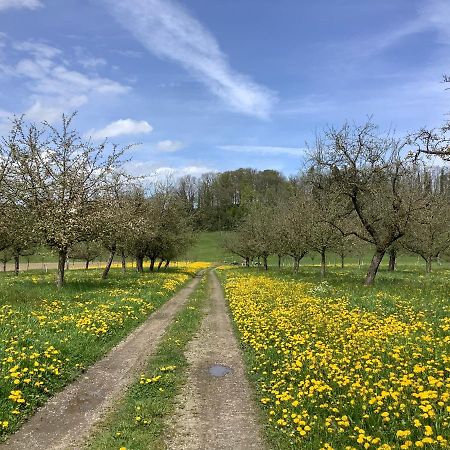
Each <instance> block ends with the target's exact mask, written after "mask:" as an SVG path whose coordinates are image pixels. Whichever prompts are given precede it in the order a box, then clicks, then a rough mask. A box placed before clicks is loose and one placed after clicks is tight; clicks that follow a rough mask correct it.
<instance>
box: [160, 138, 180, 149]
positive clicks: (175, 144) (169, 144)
mask: <svg viewBox="0 0 450 450" xmlns="http://www.w3.org/2000/svg"><path fill="white" fill-rule="evenodd" d="M156 148H157V149H158V150H159V151H161V152H176V151H177V150H181V149H182V148H184V144H183V143H182V142H181V141H171V140H169V139H167V140H165V141H159V142H158V143H157V144H156Z"/></svg>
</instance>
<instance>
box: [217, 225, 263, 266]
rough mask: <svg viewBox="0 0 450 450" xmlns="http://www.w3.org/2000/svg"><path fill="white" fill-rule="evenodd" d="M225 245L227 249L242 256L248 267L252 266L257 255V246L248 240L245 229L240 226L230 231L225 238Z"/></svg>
mask: <svg viewBox="0 0 450 450" xmlns="http://www.w3.org/2000/svg"><path fill="white" fill-rule="evenodd" d="M223 246H224V248H225V250H227V251H229V252H231V253H233V254H235V255H237V256H240V257H241V258H242V259H243V260H244V261H245V266H246V267H249V266H250V262H251V261H252V260H253V258H254V257H255V256H256V255H255V248H254V246H253V245H252V243H251V242H249V241H248V236H247V234H246V233H245V229H241V228H240V229H239V230H238V231H233V232H230V233H228V234H227V235H226V236H225V238H224V240H223Z"/></svg>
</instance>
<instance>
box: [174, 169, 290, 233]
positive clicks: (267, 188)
mask: <svg viewBox="0 0 450 450" xmlns="http://www.w3.org/2000/svg"><path fill="white" fill-rule="evenodd" d="M297 182H298V178H297V177H290V178H287V177H285V176H284V175H283V174H281V173H280V172H278V171H276V170H262V171H258V170H255V169H238V170H232V171H226V172H221V173H206V174H203V175H202V176H201V177H193V176H191V175H186V176H184V177H182V178H181V179H180V180H179V181H178V183H177V190H178V193H179V195H180V196H181V198H182V199H183V201H184V202H185V204H186V205H187V209H188V212H189V213H190V216H191V217H192V218H193V225H194V227H195V228H196V229H197V230H201V231H219V230H233V229H234V228H236V227H237V226H238V225H239V223H241V221H242V220H243V218H244V217H245V215H246V214H247V212H248V210H249V208H250V206H251V205H254V204H261V205H275V204H277V203H278V202H279V201H281V200H284V199H287V198H289V196H290V195H291V194H292V193H293V192H294V190H295V186H296V184H297Z"/></svg>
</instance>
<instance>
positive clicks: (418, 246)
mask: <svg viewBox="0 0 450 450" xmlns="http://www.w3.org/2000/svg"><path fill="white" fill-rule="evenodd" d="M449 215H450V202H449V198H448V196H447V195H440V194H436V193H435V194H434V195H432V197H431V200H430V202H429V204H428V205H427V207H426V208H425V209H422V210H420V211H418V212H417V213H416V217H415V218H414V219H415V220H414V225H413V226H412V227H411V228H410V229H409V230H408V233H406V234H405V236H404V237H403V238H402V239H401V240H400V241H399V243H400V244H401V245H402V246H403V247H404V248H405V249H407V250H408V251H410V252H412V253H415V254H417V255H419V256H420V257H421V258H422V259H423V260H424V261H425V264H426V266H425V267H426V271H427V272H431V266H432V262H433V260H434V259H436V258H439V257H440V256H441V255H442V254H443V253H444V252H445V251H446V250H447V249H449V248H450V222H449Z"/></svg>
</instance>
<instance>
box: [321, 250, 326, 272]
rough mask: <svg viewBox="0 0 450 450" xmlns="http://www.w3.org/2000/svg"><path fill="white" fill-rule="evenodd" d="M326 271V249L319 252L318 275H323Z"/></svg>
mask: <svg viewBox="0 0 450 450" xmlns="http://www.w3.org/2000/svg"><path fill="white" fill-rule="evenodd" d="M326 271H327V255H326V250H322V251H321V252H320V276H321V277H322V278H324V277H325V275H326Z"/></svg>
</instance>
